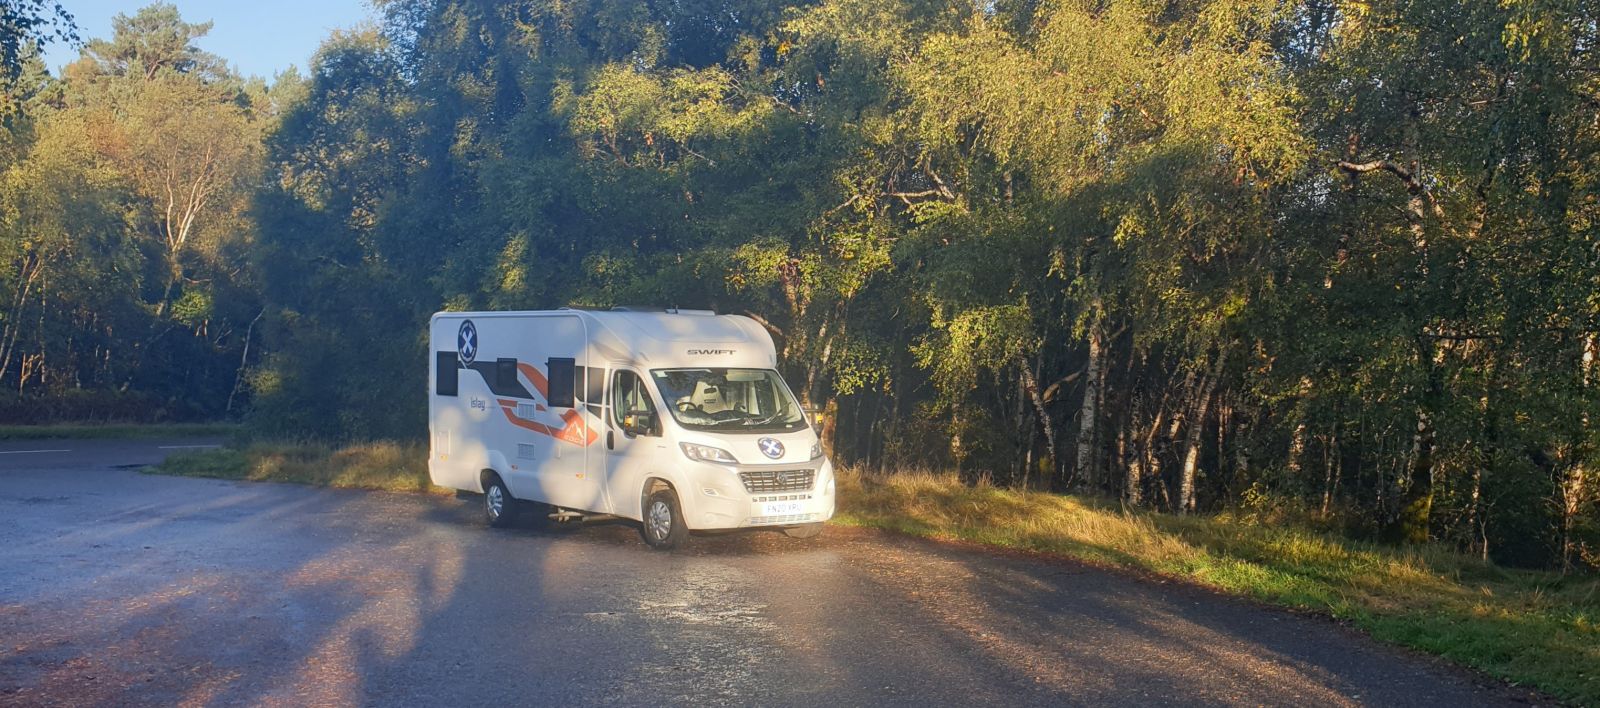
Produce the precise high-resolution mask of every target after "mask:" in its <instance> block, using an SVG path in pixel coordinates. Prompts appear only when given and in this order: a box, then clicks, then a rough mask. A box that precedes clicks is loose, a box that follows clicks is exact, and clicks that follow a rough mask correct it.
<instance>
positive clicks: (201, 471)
mask: <svg viewBox="0 0 1600 708" xmlns="http://www.w3.org/2000/svg"><path fill="white" fill-rule="evenodd" d="M149 471H151V472H154V473H157V474H170V475H178V476H181V477H215V478H218V479H239V480H249V481H253V482H296V483H299V484H310V485H315V486H319V487H348V488H355V489H382V490H387V491H391V492H437V493H445V492H446V491H447V490H444V489H441V488H439V487H435V486H433V485H432V484H431V483H430V482H429V481H428V452H427V450H426V449H425V448H423V447H422V446H421V445H418V444H408V443H395V442H371V443H362V444H357V445H342V446H337V447H336V446H331V445H325V444H319V443H284V442H270V443H269V442H258V443H251V444H249V445H245V446H243V447H225V448H218V449H215V450H199V451H193V452H182V453H178V454H176V455H172V456H170V457H168V458H167V459H166V461H164V462H162V463H161V464H159V465H156V466H155V467H152V468H149Z"/></svg>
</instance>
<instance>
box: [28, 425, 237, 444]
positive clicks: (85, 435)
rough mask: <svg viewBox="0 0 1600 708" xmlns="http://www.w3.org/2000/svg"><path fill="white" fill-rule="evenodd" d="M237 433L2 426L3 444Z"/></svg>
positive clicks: (211, 428)
mask: <svg viewBox="0 0 1600 708" xmlns="http://www.w3.org/2000/svg"><path fill="white" fill-rule="evenodd" d="M238 431H239V426H238V425H237V424H235V423H149V424H145V423H105V424H96V423H70V424H58V425H0V440H48V439H74V440H84V439H89V438H168V437H172V438H178V437H196V438H198V437H225V436H229V435H233V434H234V433H236V432H238Z"/></svg>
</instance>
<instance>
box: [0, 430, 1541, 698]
mask: <svg viewBox="0 0 1600 708" xmlns="http://www.w3.org/2000/svg"><path fill="white" fill-rule="evenodd" d="M206 444H211V441H204V440H180V441H136V442H120V441H77V440H74V441H27V442H17V443H5V444H0V704H20V705H32V704H74V705H83V704H88V703H100V704H106V703H117V704H129V703H133V704H160V705H171V704H187V705H205V704H236V703H252V704H292V705H299V704H313V703H315V704H329V703H337V704H352V703H366V704H405V705H423V704H490V703H494V702H512V703H517V704H524V703H534V702H537V703H549V702H554V701H560V702H564V703H566V702H571V703H583V704H640V703H669V704H687V703H693V704H696V705H707V704H712V705H714V704H760V705H788V704H794V705H816V704H840V705H893V704H898V705H927V704H955V703H963V704H966V703H983V704H988V703H1003V704H1012V705H1015V704H1042V703H1051V704H1099V703H1106V702H1118V703H1127V702H1138V703H1150V702H1183V703H1186V704H1240V703H1249V704H1274V705H1312V704H1314V705H1355V704H1368V705H1448V706H1462V705H1482V704H1496V703H1508V702H1516V701H1522V700H1528V699H1530V698H1533V697H1530V696H1526V695H1522V694H1519V693H1516V692H1514V691H1513V690H1511V689H1507V688H1504V687H1500V686H1495V685H1488V684H1483V683H1481V682H1478V681H1476V680H1474V679H1473V677H1471V676H1470V675H1468V674H1466V673H1465V672H1462V671H1459V670H1456V669H1452V668H1449V667H1446V666H1443V665H1442V664H1441V663H1439V662H1436V661H1432V660H1428V659H1423V658H1418V657H1414V656H1412V655H1410V654H1406V653H1403V652H1399V651H1396V650H1393V649H1389V648H1386V647H1382V646H1378V645H1375V644H1374V643H1373V642H1371V641H1369V640H1366V639H1364V638H1361V637H1359V636H1357V635H1355V634H1354V633H1351V632H1349V631H1346V630H1344V629H1343V628H1341V627H1339V626H1336V625H1334V624H1332V623H1330V622H1326V621H1322V620H1317V619H1309V618H1303V617H1298V616H1294V615H1291V614H1288V613H1283V612H1278V611H1274V610H1269V609H1263V608H1260V607H1257V606H1254V605H1251V604H1249V603H1245V602H1241V601H1236V600H1232V599H1228V598H1223V597H1218V596H1215V595H1212V594H1210V593H1206V592H1204V591H1201V590H1196V589H1193V588H1187V587H1181V586H1174V585H1167V584H1160V583H1154V582H1150V581H1145V580H1140V579H1135V578H1130V577H1125V576H1122V575H1119V574H1114V573H1107V572H1104V571H1100V570H1096V569H1092V568H1088V567H1084V566H1080V565H1076V564H1072V563H1068V562H1054V561H1041V560H1039V559H1034V558H1023V557H1017V556H1012V555H1005V554H991V553H986V552H982V551H977V550H972V549H965V548H955V547H949V546H943V545H939V544H933V543H927V542H921V541H916V540H909V539H903V538H899V537H895V536H888V535H883V534H878V533H872V532H866V531H857V530H851V529H842V528H830V529H828V531H827V532H825V533H824V534H823V536H822V537H821V538H819V539H815V540H813V541H796V540H793V539H789V538H787V537H784V536H781V535H778V534H775V533H757V534H738V535H729V536H717V537H697V538H695V539H693V540H692V541H691V545H690V547H689V548H688V549H686V550H684V551H681V552H675V553H657V552H651V551H649V550H647V549H646V548H645V547H644V545H643V544H642V543H641V542H640V541H639V539H638V535H637V533H636V532H635V531H634V530H633V529H632V528H631V527H628V526H622V525H615V524H614V525H598V526H589V527H585V528H581V529H576V530H572V531H559V532H540V531H535V530H531V529H511V530H505V531H496V530H491V529H488V528H485V527H484V526H483V525H482V524H481V523H480V521H479V520H478V517H477V514H476V511H477V507H476V506H475V505H474V504H473V502H472V501H469V500H457V499H451V498H446V497H430V496H423V495H402V494H384V493H368V492H358V491H341V490H324V489H313V488H307V487H299V486H291V485H277V484H251V483H236V482H224V481H216V480H196V479H181V478H171V477H161V476H149V475H143V474H140V473H138V472H137V471H136V469H137V467H138V466H139V465H142V464H147V463H151V462H154V461H156V460H159V459H161V458H162V457H163V456H164V455H166V454H168V453H169V452H171V450H172V449H174V448H175V447H176V446H185V445H206Z"/></svg>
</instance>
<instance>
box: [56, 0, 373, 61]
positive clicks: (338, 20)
mask: <svg viewBox="0 0 1600 708" xmlns="http://www.w3.org/2000/svg"><path fill="white" fill-rule="evenodd" d="M169 1H170V2H171V4H173V5H177V6H178V13H179V14H181V15H183V19H184V21H185V22H192V23H198V22H205V21H207V20H210V21H211V22H213V23H214V24H213V26H212V27H211V33H210V34H207V35H206V36H205V37H202V38H200V40H199V41H197V42H196V43H195V44H197V45H199V47H200V48H201V49H204V50H206V51H208V52H211V53H213V54H216V55H219V56H221V57H222V58H223V59H226V60H228V62H229V63H231V64H233V66H234V68H235V69H237V70H238V71H239V73H241V74H245V75H247V76H248V75H256V76H261V77H263V78H267V79H270V78H272V76H273V75H274V74H276V73H278V72H280V71H283V70H284V69H287V68H289V67H290V66H291V65H292V66H297V67H300V69H301V71H302V72H304V70H305V69H306V67H307V66H308V65H309V63H310V60H311V55H312V53H314V52H316V51H317V47H318V46H319V45H321V44H322V40H323V39H326V38H327V36H328V34H329V33H330V32H332V31H333V30H336V29H346V28H349V27H353V26H355V25H358V24H360V23H361V22H362V21H364V20H367V19H370V18H372V17H373V14H372V8H371V6H370V5H368V3H367V0H259V1H258V0H169ZM151 2H153V0H61V5H62V6H63V7H65V8H66V10H67V12H69V13H72V18H73V20H75V21H76V22H77V24H78V36H79V37H81V38H83V40H84V41H88V40H90V39H99V38H109V37H110V36H111V18H112V17H114V16H116V15H118V14H125V15H133V14H134V13H137V12H138V11H139V8H141V7H144V6H146V5H149V4H151ZM77 58H78V50H77V49H75V48H72V47H68V46H67V45H65V44H62V43H59V42H56V43H52V44H49V45H47V46H46V47H45V64H46V65H47V66H49V67H50V70H51V71H52V72H55V73H58V74H59V69H60V68H61V66H62V65H64V64H69V63H71V62H73V61H76V60H77Z"/></svg>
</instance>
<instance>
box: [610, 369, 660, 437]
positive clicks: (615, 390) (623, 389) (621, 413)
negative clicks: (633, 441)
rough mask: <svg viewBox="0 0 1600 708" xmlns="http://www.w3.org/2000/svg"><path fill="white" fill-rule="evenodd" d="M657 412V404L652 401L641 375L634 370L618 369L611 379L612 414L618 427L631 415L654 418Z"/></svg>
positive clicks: (622, 425) (621, 426)
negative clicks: (640, 377)
mask: <svg viewBox="0 0 1600 708" xmlns="http://www.w3.org/2000/svg"><path fill="white" fill-rule="evenodd" d="M655 412H656V407H655V404H653V403H651V402H650V394H649V393H647V392H646V391H645V390H644V382H643V381H640V380H639V375H638V374H635V373H633V372H632V371H618V372H617V375H616V377H615V378H613V379H612V380H611V415H612V418H613V421H614V422H615V423H616V425H617V427H619V428H623V427H624V421H625V420H627V417H628V416H630V415H634V416H645V417H648V418H651V419H654V418H655ZM653 427H654V426H652V428H653Z"/></svg>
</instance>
